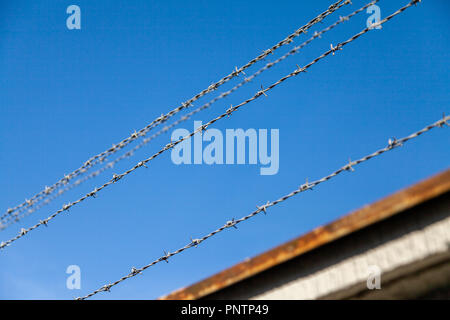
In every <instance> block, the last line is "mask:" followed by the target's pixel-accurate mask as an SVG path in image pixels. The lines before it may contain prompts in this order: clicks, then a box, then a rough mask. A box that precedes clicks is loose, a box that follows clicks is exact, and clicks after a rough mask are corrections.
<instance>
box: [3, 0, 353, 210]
mask: <svg viewBox="0 0 450 320" xmlns="http://www.w3.org/2000/svg"><path fill="white" fill-rule="evenodd" d="M350 3H351V1H350V0H339V1H336V2H335V3H333V4H332V5H330V6H329V7H328V9H327V10H325V11H324V12H322V13H321V14H319V15H318V16H317V17H315V18H313V19H312V20H310V21H309V22H308V23H307V24H305V25H304V26H302V27H300V28H299V29H297V30H296V31H295V32H294V33H292V34H290V35H289V36H288V37H286V38H285V39H283V40H281V41H280V42H278V43H277V44H276V45H274V46H272V47H271V48H269V49H267V50H264V51H263V53H261V54H260V55H258V56H257V57H256V58H253V59H252V60H250V61H249V62H247V64H245V65H244V66H242V67H240V68H237V67H235V70H234V71H233V72H232V73H230V74H229V75H227V76H225V77H223V78H222V79H220V80H219V81H217V82H215V83H213V84H211V85H210V86H209V87H208V88H206V89H204V90H203V91H201V92H200V93H197V94H196V95H195V96H194V97H192V98H191V99H189V100H187V101H185V102H183V103H181V105H180V106H179V107H177V108H175V109H173V110H171V111H169V112H168V113H166V114H162V115H161V116H160V117H158V118H156V119H155V120H153V121H152V122H151V123H149V124H148V125H147V126H145V127H144V128H142V129H140V130H139V131H137V132H136V131H134V132H133V133H132V134H131V135H130V136H129V137H127V138H125V139H123V140H122V141H121V142H119V143H118V144H114V145H113V146H112V147H111V148H109V149H107V150H105V151H103V152H101V153H99V154H97V155H95V156H93V157H91V158H90V159H88V160H87V161H86V162H85V163H84V164H83V165H82V166H81V167H79V168H78V169H76V170H74V171H73V172H71V173H69V174H66V175H64V177H63V178H62V179H60V180H59V181H57V182H56V183H54V184H53V185H52V186H50V187H45V188H44V189H43V190H41V191H40V192H38V193H37V194H35V195H34V196H32V197H31V198H29V199H26V200H25V201H24V202H22V203H21V204H19V205H17V206H15V207H12V208H8V209H7V210H6V212H5V213H4V214H3V215H2V216H1V217H0V219H3V218H5V217H6V216H9V215H11V214H12V213H13V212H15V211H17V210H18V209H20V208H23V207H31V206H32V205H33V204H35V202H38V201H41V200H42V199H43V198H45V197H47V196H49V195H50V194H51V193H53V192H54V191H55V190H56V189H58V188H59V187H61V186H63V185H65V184H67V182H69V181H70V180H72V179H73V178H75V177H77V176H79V175H80V174H84V173H85V172H87V170H88V169H90V168H91V167H93V166H94V165H96V164H98V163H100V162H103V161H105V159H106V158H107V157H108V156H110V155H111V154H113V153H115V152H117V151H119V150H121V149H122V148H124V147H125V146H127V145H128V144H130V143H131V142H133V141H134V140H136V139H138V138H139V137H142V136H145V135H146V134H147V133H148V132H149V131H150V130H151V129H153V128H154V127H156V126H157V125H159V124H161V123H164V122H165V121H167V120H168V119H169V118H171V117H172V116H173V115H175V114H177V113H178V112H180V111H182V110H184V109H186V108H188V107H190V106H191V105H192V103H193V102H195V101H197V100H198V99H200V98H201V97H203V96H204V95H206V94H208V93H209V92H212V91H215V90H217V89H218V88H219V87H220V86H221V85H223V84H224V83H226V82H228V81H229V80H231V79H233V78H234V77H236V76H238V75H239V74H241V73H243V72H244V70H246V69H248V68H249V67H251V66H252V65H253V64H255V63H257V62H258V61H260V60H262V59H264V58H265V57H267V56H268V55H269V54H271V53H273V52H274V51H275V50H277V49H278V48H280V47H282V46H284V45H286V44H289V43H291V42H292V41H293V39H294V38H296V37H298V36H300V35H301V34H302V33H306V32H307V30H308V29H310V28H311V27H312V26H313V25H315V24H316V23H318V22H320V21H322V20H323V19H324V18H326V17H327V16H328V15H330V14H332V13H333V12H335V11H336V10H338V9H339V8H341V7H342V6H344V5H347V4H350Z"/></svg>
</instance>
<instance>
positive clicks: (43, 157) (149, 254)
mask: <svg viewBox="0 0 450 320" xmlns="http://www.w3.org/2000/svg"><path fill="white" fill-rule="evenodd" d="M331 3H332V1H331V0H326V1H325V0H320V1H319V0H318V1H277V2H273V1H265V0H262V1H261V0H259V1H245V2H244V1H235V0H232V1H190V2H186V1H86V0H77V1H60V0H59V1H56V0H54V1H1V2H0V115H1V116H0V137H1V139H0V181H1V184H0V211H1V212H2V213H3V212H4V211H5V210H6V209H7V208H8V207H10V206H14V205H16V204H18V203H20V202H22V201H23V199H24V198H26V197H30V196H31V195H33V194H34V193H36V192H38V191H40V190H41V189H42V188H43V187H44V186H45V185H51V184H52V183H54V182H55V181H57V180H58V179H59V178H60V177H61V176H62V175H63V174H65V173H68V172H70V171H72V170H74V169H75V168H78V167H79V165H80V164H81V163H82V162H84V161H85V160H87V158H89V157H90V156H92V155H94V154H97V153H99V152H101V151H103V150H104V149H106V148H108V147H110V146H111V144H112V143H116V142H118V141H120V140H121V139H122V138H125V137H126V136H128V135H129V134H130V133H131V132H132V131H133V130H134V129H140V128H141V127H143V126H144V125H146V124H147V123H148V122H150V121H151V120H152V119H154V118H155V117H157V116H159V115H160V114H161V112H167V111H169V110H171V109H172V108H174V107H176V106H178V105H179V103H181V102H182V101H185V100H187V99H188V98H190V97H192V96H193V95H194V94H196V93H197V92H199V91H200V90H202V89H204V88H205V87H207V86H208V85H209V84H210V83H212V82H214V81H216V80H218V79H219V78H221V77H222V76H224V75H226V74H228V73H229V72H231V71H232V69H233V68H234V67H235V66H241V65H243V64H244V63H246V62H247V61H249V60H250V59H252V58H253V57H255V56H257V55H258V54H259V53H260V52H261V51H262V50H264V49H266V48H269V47H270V46H272V45H273V44H275V43H277V42H278V41H279V40H280V39H282V38H284V37H285V36H287V35H288V34H289V33H291V32H292V31H294V30H295V29H297V28H298V27H299V26H301V25H303V24H304V23H305V22H307V21H308V20H309V19H310V18H312V17H314V16H316V15H317V14H318V13H320V12H322V11H323V10H324V9H325V8H326V7H328V5H329V4H331ZM365 3H366V2H365V1H360V0H353V6H351V7H347V8H344V9H342V10H341V11H340V12H339V13H337V14H335V15H333V16H331V17H329V18H328V19H327V20H326V21H325V23H324V24H322V25H319V26H318V27H316V28H314V29H313V30H319V29H322V28H324V27H326V26H327V25H328V23H332V22H334V21H335V20H336V19H337V18H338V16H339V15H344V14H348V13H350V12H351V11H353V10H355V9H356V8H359V7H361V6H362V5H363V4H365ZM406 3H407V1H406V0H396V1H387V0H383V1H381V2H380V3H379V6H380V8H381V15H382V17H385V16H386V15H388V14H390V13H392V12H393V11H395V10H396V9H397V8H399V7H400V6H402V5H404V4H406ZM71 4H76V5H78V6H80V8H81V17H82V22H81V23H82V25H81V27H82V28H81V30H68V29H67V28H66V18H67V16H68V15H67V14H66V12H65V11H66V8H67V7H68V6H69V5H71ZM449 9H450V3H449V2H448V1H447V0H425V1H423V2H422V3H421V4H420V5H419V6H418V7H417V8H411V9H408V10H407V11H406V12H405V13H404V14H402V15H400V16H398V17H396V18H395V19H393V20H392V21H391V22H388V23H387V24H385V25H384V27H383V29H382V30H376V31H373V32H370V33H369V34H368V35H366V36H364V37H362V38H361V39H359V40H357V41H356V42H354V43H352V44H350V45H349V46H347V47H345V49H344V50H343V51H340V52H338V53H337V54H336V55H335V56H334V57H329V58H327V59H325V60H324V61H322V62H320V63H319V64H317V65H315V66H313V67H312V68H311V69H310V71H309V72H308V73H307V74H303V75H301V76H298V77H296V78H294V79H292V80H289V81H288V82H286V83H285V84H283V85H282V86H280V87H278V88H276V89H274V90H273V91H271V92H270V93H269V95H268V97H267V98H265V97H264V98H263V99H259V100H258V101H257V102H254V103H251V104H249V105H247V106H246V107H244V108H243V109H242V110H241V111H239V112H237V113H236V114H235V115H233V116H232V117H230V118H229V119H224V120H223V121H220V122H219V123H217V125H216V126H215V127H217V128H219V129H222V130H224V129H226V128H244V129H247V128H256V129H259V128H267V129H271V128H276V129H279V130H280V170H279V173H278V174H277V175H273V176H261V175H259V165H258V166H256V165H234V166H233V165H222V166H218V165H216V166H208V165H199V166H193V165H191V166H176V165H174V164H173V163H172V162H171V161H170V154H168V153H167V154H165V155H163V156H161V157H160V158H157V159H156V160H155V161H153V162H151V163H150V165H149V168H148V169H146V170H139V171H138V172H136V173H135V174H132V175H130V176H129V177H128V178H126V179H125V180H123V181H121V182H120V183H117V184H115V185H113V186H112V187H111V188H108V189H106V190H105V191H104V192H102V193H101V194H100V195H99V197H98V198H96V199H90V200H88V201H86V202H84V203H82V204H80V205H79V206H77V207H74V208H72V209H71V210H70V212H69V214H64V215H62V216H60V217H58V218H56V219H55V220H54V221H53V223H51V225H50V226H49V227H48V228H39V230H36V231H34V232H32V233H30V234H28V235H27V236H26V237H25V238H23V239H20V240H19V241H17V242H15V243H14V244H13V245H12V246H11V247H9V248H7V249H6V250H5V251H3V252H2V253H1V255H0V298H1V299H8V298H9V299H17V298H26V299H48V298H54V299H71V298H73V297H76V296H80V295H84V294H86V293H89V292H90V291H92V290H94V289H96V288H98V287H99V286H101V285H103V284H106V283H109V282H112V281H114V280H116V279H118V278H120V277H121V276H122V275H124V274H127V273H128V272H129V270H130V268H131V267H132V266H136V267H140V266H142V265H144V264H146V263H147V262H149V261H152V260H154V259H155V258H157V257H159V256H160V255H161V254H163V250H169V251H170V250H174V249H177V248H179V247H180V246H182V245H184V244H186V243H187V242H188V241H189V237H190V236H192V237H199V236H201V235H204V234H206V233H208V232H209V231H211V230H213V229H216V228H217V227H219V226H221V225H223V223H224V222H225V221H226V220H229V219H231V218H233V217H235V218H239V217H241V216H243V215H246V214H247V213H249V212H250V211H252V210H253V209H254V208H255V205H257V204H261V203H264V202H266V201H267V200H273V199H276V198H278V197H279V196H281V195H284V194H285V193H288V192H290V191H291V190H293V189H295V188H297V187H298V186H299V185H300V184H302V183H303V182H304V181H305V178H307V177H308V178H309V179H310V180H313V179H316V178H320V177H322V176H324V175H326V174H328V173H329V172H330V171H332V170H334V169H335V168H337V167H339V166H341V165H343V164H344V163H345V162H346V161H347V159H348V158H349V157H351V158H352V159H356V158H357V157H360V156H363V155H365V154H366V153H368V152H372V151H373V150H375V149H376V148H379V147H384V146H385V145H386V143H387V139H388V138H389V137H391V136H396V137H402V136H404V135H407V134H409V133H411V132H413V131H415V130H417V129H420V128H422V127H423V126H425V125H426V124H428V123H430V122H432V121H435V120H437V119H438V118H439V117H441V115H442V112H444V111H446V112H447V114H448V113H450V108H449V101H450V90H449V72H450V69H449V68H448V66H449V62H450V59H449V58H450V53H449V52H450V38H449V37H448V32H449V30H450V28H449V27H450V19H449V14H450V10H449ZM368 16H369V15H368V14H366V13H363V14H360V15H358V16H357V17H355V18H354V19H352V20H351V21H350V22H348V23H346V24H344V25H342V26H340V27H339V28H337V29H335V30H333V31H332V32H330V33H328V34H327V35H326V36H324V37H323V38H322V39H319V40H316V41H314V42H313V45H312V46H311V47H310V48H308V49H305V50H303V51H302V52H301V53H299V54H297V55H295V56H294V57H291V58H289V59H288V60H286V61H284V62H283V63H281V64H280V65H279V67H277V68H276V69H273V70H271V71H269V72H267V73H265V74H264V75H263V76H262V77H261V78H258V79H257V81H256V82H255V83H254V84H251V85H249V86H248V87H245V89H244V90H242V92H238V93H236V94H234V95H232V96H230V97H228V98H227V99H224V100H222V101H221V102H220V103H217V104H216V105H214V107H213V108H211V109H210V110H208V111H205V112H204V113H201V114H199V115H198V116H197V117H195V118H194V119H192V120H203V121H206V120H208V119H210V118H212V117H213V116H215V115H217V114H219V113H222V112H223V111H224V110H225V109H226V108H228V107H229V105H230V104H231V103H232V104H237V103H239V102H240V101H242V100H243V99H245V98H247V97H249V96H250V95H252V94H253V92H254V91H255V90H257V89H258V88H259V85H260V84H264V85H267V84H270V83H272V82H274V81H275V80H277V79H278V78H280V77H281V76H282V75H284V74H286V73H288V72H290V71H292V70H293V69H294V68H295V65H296V64H299V65H304V64H306V63H308V62H309V61H310V60H312V59H313V58H314V57H316V56H317V55H318V54H320V53H321V52H323V51H324V50H327V49H328V48H329V45H330V43H336V42H339V41H342V40H345V39H347V38H348V37H350V36H351V35H353V34H354V33H356V32H358V31H360V30H361V29H363V28H365V23H366V19H367V17H368ZM309 35H311V33H310V34H309ZM309 35H308V36H309ZM305 39H306V38H305V37H304V36H303V37H301V38H300V39H296V40H295V44H299V43H300V42H302V41H303V40H305ZM286 50H288V48H285V49H281V50H280V53H284V52H286ZM275 58H276V56H270V57H269V58H268V60H267V61H270V60H271V59H275ZM263 63H264V62H263ZM263 63H260V64H258V65H257V66H255V67H253V68H251V69H249V70H248V72H247V74H251V73H252V71H253V72H254V71H256V70H257V69H258V68H259V67H261V66H262V65H263ZM235 83H237V82H236V81H234V82H230V83H229V84H228V85H226V86H223V87H222V88H223V89H225V88H230V87H231V86H232V85H233V84H235ZM218 92H222V90H219V91H218ZM213 96H214V95H210V96H207V97H205V98H203V99H202V100H201V101H198V102H197V103H195V105H196V106H200V105H201V103H202V102H207V101H209V99H208V98H212V97H213ZM192 125H193V122H192V121H189V122H188V123H186V124H184V125H182V127H184V128H187V129H191V128H192ZM448 130H449V129H436V130H434V131H432V132H431V133H429V134H427V135H424V136H423V137H420V138H419V139H417V140H415V141H413V142H411V143H408V144H407V145H405V146H404V147H403V148H400V149H397V150H395V151H393V152H391V153H388V154H386V155H384V156H382V157H380V158H377V159H375V160H372V161H370V162H367V163H365V164H363V165H361V166H359V167H357V168H356V171H355V172H354V173H351V174H350V173H348V174H344V175H342V176H340V177H338V178H336V179H334V180H332V181H330V182H329V183H326V184H323V185H321V186H320V187H317V188H316V189H315V190H314V191H313V192H307V193H304V194H302V195H299V196H297V197H295V198H293V199H291V200H289V201H287V202H285V203H283V204H281V205H279V206H276V207H274V208H273V209H271V210H270V213H269V214H268V215H267V216H264V215H262V216H258V217H255V218H254V219H251V220H249V221H248V222H245V223H243V224H240V226H239V229H238V230H234V229H230V230H226V232H223V233H221V234H220V235H218V236H217V237H213V238H212V239H210V240H209V241H207V242H205V243H203V244H202V245H201V246H199V247H198V248H196V249H193V250H189V251H187V252H185V253H183V254H181V255H178V256H176V257H174V258H173V259H171V262H170V263H169V264H166V263H161V264H158V265H156V266H154V267H152V268H150V269H148V270H147V271H146V272H145V273H144V275H140V276H138V277H135V278H133V279H130V280H128V281H126V282H124V283H122V284H121V285H119V286H117V287H115V288H114V289H113V290H112V292H111V293H109V294H100V295H98V296H96V298H98V299H105V298H113V299H152V298H156V297H158V296H160V295H162V294H166V293H169V292H170V291H172V290H174V289H177V288H179V287H182V286H186V285H189V284H191V283H193V282H195V281H198V280H200V279H202V278H205V277H207V276H209V275H212V274H214V273H215V272H218V271H220V270H222V269H224V268H227V267H229V266H232V265H233V264H235V263H237V262H239V261H241V260H243V259H245V258H246V257H251V256H254V255H256V254H258V253H261V252H263V251H265V250H267V249H269V248H271V247H273V246H276V245H278V244H280V243H283V242H285V241H287V240H289V239H291V238H293V237H296V236H298V235H300V234H302V233H305V232H307V231H309V230H312V229H313V228H315V227H317V226H319V225H322V224H324V223H327V222H330V221H332V220H334V219H336V218H337V217H339V216H341V215H343V214H345V213H347V212H349V211H350V210H353V209H356V208H359V207H361V206H363V205H365V204H368V203H370V202H373V201H375V200H377V199H380V198H381V197H383V196H386V195H388V194H390V193H392V192H394V191H396V190H398V189H400V188H403V187H406V186H408V185H411V184H413V183H415V182H417V181H419V180H421V179H424V178H426V177H428V176H430V175H432V174H435V173H438V172H440V171H442V170H444V169H446V168H448V166H449V160H450V148H449V134H450V132H449V131H448ZM154 142H155V143H153V144H151V145H149V146H148V147H146V148H144V149H142V150H141V151H140V152H139V153H138V154H137V155H136V156H134V157H133V158H132V159H131V160H129V161H126V162H123V163H121V165H120V166H119V167H118V168H117V169H115V170H114V172H117V173H119V172H122V171H124V170H125V169H127V168H128V167H131V166H132V165H134V164H135V163H136V162H137V161H139V160H142V159H144V158H146V157H148V156H149V155H151V154H152V153H153V152H155V151H156V150H158V149H159V148H160V147H161V146H162V145H165V144H166V143H167V142H168V136H163V137H161V139H159V140H155V141H154ZM112 173H113V172H112V171H110V172H108V173H107V174H106V175H104V176H102V177H101V178H99V179H97V180H95V181H94V182H90V183H87V184H85V185H84V186H83V187H80V188H78V189H75V190H73V191H72V192H70V193H68V194H67V196H66V197H64V198H61V199H59V200H58V201H55V202H54V203H53V204H52V205H50V206H48V207H46V208H45V209H42V210H40V211H38V212H36V213H35V214H33V215H31V216H29V217H27V218H26V219H24V220H23V221H22V223H20V224H16V225H14V226H12V227H10V228H9V229H7V230H5V231H2V232H0V241H3V240H6V239H9V238H10V237H11V236H14V235H16V233H17V232H18V230H19V228H20V227H28V226H30V225H32V224H34V223H35V222H36V221H38V220H39V219H42V218H45V217H47V216H48V215H49V214H51V213H53V211H54V210H55V208H59V207H60V206H61V205H62V204H63V203H66V202H68V201H71V200H75V199H76V198H78V197H79V196H80V195H81V194H84V193H86V192H87V191H89V190H90V189H92V188H93V186H95V185H100V184H101V183H103V182H104V181H106V180H107V179H109V178H110V177H111V174H112ZM73 264H75V265H79V266H80V267H81V271H82V289H81V290H68V289H66V286H65V284H66V278H67V276H68V275H67V274H66V273H65V271H66V268H67V266H69V265H73Z"/></svg>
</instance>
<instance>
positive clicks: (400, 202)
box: [159, 169, 450, 300]
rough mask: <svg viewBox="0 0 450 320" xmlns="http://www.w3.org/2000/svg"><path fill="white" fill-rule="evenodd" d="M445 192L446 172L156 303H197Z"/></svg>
mask: <svg viewBox="0 0 450 320" xmlns="http://www.w3.org/2000/svg"><path fill="white" fill-rule="evenodd" d="M449 191H450V169H448V170H446V171H443V172H441V173H439V174H437V175H435V176H433V177H431V178H428V179H426V180H424V181H421V182H419V183H417V184H415V185H413V186H411V187H408V188H406V189H403V190H400V191H398V192H396V193H394V194H392V195H390V196H387V197H385V198H383V199H381V200H379V201H377V202H374V203H372V204H369V205H366V206H364V207H362V208H360V209H358V210H356V211H353V212H351V213H349V214H347V215H345V216H343V217H341V218H339V219H338V220H335V221H333V222H331V223H329V224H327V225H325V226H321V227H318V228H316V229H314V230H312V231H311V232H309V233H307V234H305V235H302V236H300V237H298V238H295V239H293V240H291V241H288V242H286V243H284V244H282V245H280V246H278V247H275V248H273V249H271V250H269V251H266V252H264V253H262V254H260V255H257V256H255V257H253V258H250V259H246V260H245V261H243V262H240V263H238V264H236V265H235V266H233V267H231V268H228V269H226V270H223V271H221V272H219V273H217V274H215V275H213V276H211V277H209V278H206V279H204V280H202V281H199V282H197V283H195V284H193V285H191V286H189V287H186V288H182V289H179V290H176V291H174V292H172V293H170V294H168V295H166V296H163V297H160V298H159V299H161V300H193V299H199V298H201V297H204V296H206V295H208V294H211V293H213V292H216V291H218V290H220V289H223V288H225V287H228V286H230V285H232V284H235V283H237V282H239V281H242V280H244V279H246V278H249V277H251V276H253V275H255V274H258V273H260V272H262V271H265V270H267V269H269V268H271V267H274V266H276V265H279V264H281V263H283V262H285V261H288V260H290V259H293V258H295V257H298V256H300V255H302V254H304V253H306V252H308V251H311V250H314V249H317V248H319V247H320V246H322V245H324V244H326V243H330V242H332V241H335V240H337V239H339V238H341V237H343V236H346V235H349V234H351V233H352V232H355V231H358V230H360V229H362V228H364V227H367V226H369V225H372V224H374V223H377V222H379V221H382V220H384V219H386V218H389V217H391V216H393V215H396V214H398V213H400V212H402V211H405V210H407V209H410V208H412V207H414V206H417V205H419V204H421V203H423V202H425V201H428V200H430V199H433V198H436V197H438V196H440V195H443V194H445V193H447V192H449Z"/></svg>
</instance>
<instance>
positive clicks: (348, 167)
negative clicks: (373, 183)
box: [77, 115, 450, 300]
mask: <svg viewBox="0 0 450 320" xmlns="http://www.w3.org/2000/svg"><path fill="white" fill-rule="evenodd" d="M449 120H450V116H447V117H446V116H445V115H444V117H443V118H442V119H441V120H439V121H437V122H435V123H432V124H430V125H428V126H427V127H425V128H423V129H422V130H419V131H416V132H414V133H412V134H410V135H409V136H407V137H404V138H401V139H398V140H397V139H395V138H390V139H389V140H388V145H387V146H386V147H384V148H382V149H379V150H377V151H375V152H373V153H371V154H369V155H366V156H364V157H362V158H360V159H358V160H355V161H351V160H349V162H348V163H347V164H345V165H344V166H342V167H340V168H339V169H337V170H335V171H333V172H332V173H330V174H329V175H327V176H324V177H323V178H321V179H319V180H316V181H312V182H308V180H306V182H305V183H304V184H302V185H300V187H299V188H297V189H295V190H294V191H292V192H291V193H289V194H286V195H284V196H283V197H281V198H279V199H277V200H275V201H268V202H266V203H265V204H263V205H260V206H256V208H257V209H256V210H254V211H253V212H251V213H250V214H248V215H246V216H244V217H242V218H240V219H237V220H235V219H234V218H233V219H231V220H229V221H227V222H226V223H225V224H224V225H223V226H221V227H220V228H218V229H216V230H214V231H212V232H210V233H208V234H207V235H205V236H203V237H202V238H198V239H192V238H191V242H189V243H188V244H187V245H185V246H183V247H181V248H179V249H178V250H176V251H174V252H165V254H164V256H161V257H159V258H158V259H156V260H154V261H152V262H151V263H149V264H147V265H145V266H143V267H142V268H140V269H137V268H135V267H133V268H132V269H131V272H130V273H129V274H127V275H125V276H123V277H122V278H120V279H119V280H117V281H115V282H113V283H111V284H107V285H104V286H102V287H100V288H99V289H97V290H95V291H93V292H92V293H89V294H88V295H86V296H84V297H79V298H77V299H78V300H84V299H88V298H90V297H92V296H93V295H95V294H97V293H99V292H104V291H110V289H111V288H112V287H114V286H116V285H118V284H119V283H121V282H122V281H125V280H126V279H129V278H132V277H134V276H136V275H138V274H140V273H141V272H143V271H144V270H146V269H148V268H149V267H151V266H153V265H155V264H157V263H159V262H162V261H166V262H168V259H169V258H171V257H173V256H175V255H177V254H179V253H181V252H183V251H185V250H187V249H190V248H192V247H197V246H198V245H199V244H200V243H202V242H203V241H205V240H207V239H209V238H211V237H212V236H214V235H216V234H218V233H219V232H222V231H223V230H225V229H228V228H230V227H234V228H237V227H236V225H237V224H239V223H241V222H244V221H246V220H248V219H250V218H252V217H254V216H256V215H257V214H259V213H261V212H263V213H264V214H267V209H269V208H270V207H272V206H275V205H277V204H279V203H281V202H283V201H286V200H287V199H289V198H291V197H293V196H295V195H297V194H299V193H301V192H305V191H307V190H312V189H313V188H314V187H316V186H318V185H319V184H321V183H323V182H325V181H329V180H330V179H332V178H334V177H336V176H337V175H339V174H340V173H342V172H344V171H354V167H355V166H357V165H359V164H361V163H363V162H365V161H368V160H370V159H372V158H375V157H377V156H379V155H382V154H383V153H385V152H387V151H391V150H393V149H395V148H397V147H401V146H402V145H403V144H404V143H406V142H407V141H409V140H411V139H414V138H416V137H418V136H420V135H421V134H423V133H425V132H427V131H430V130H431V129H433V128H436V127H442V126H444V125H447V126H448V125H449V123H448V121H449Z"/></svg>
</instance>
